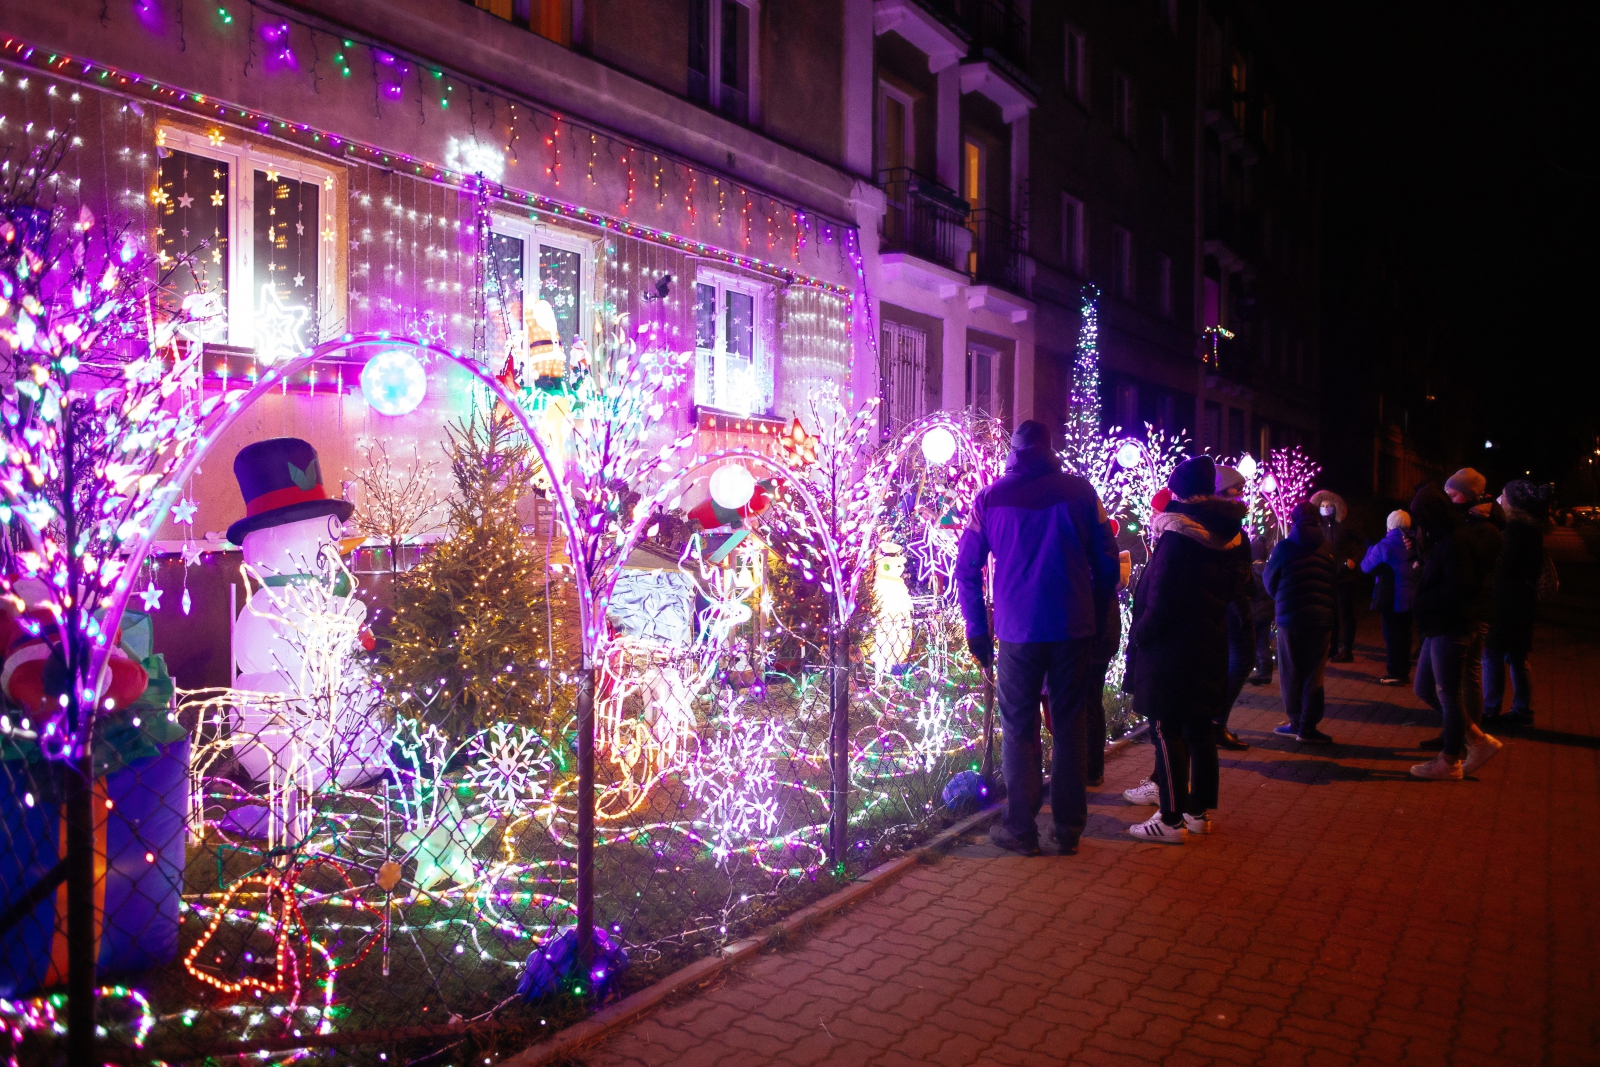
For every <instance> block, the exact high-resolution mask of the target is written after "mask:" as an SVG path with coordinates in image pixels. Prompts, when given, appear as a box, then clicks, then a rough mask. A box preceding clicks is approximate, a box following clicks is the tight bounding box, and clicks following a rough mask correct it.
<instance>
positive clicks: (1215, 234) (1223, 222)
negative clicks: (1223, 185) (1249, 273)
mask: <svg viewBox="0 0 1600 1067" xmlns="http://www.w3.org/2000/svg"><path fill="white" fill-rule="evenodd" d="M1247 218H1248V216H1247V215H1246V213H1245V212H1244V210H1243V209H1242V208H1241V207H1240V205H1239V204H1238V202H1236V201H1233V200H1224V199H1223V198H1221V197H1217V196H1209V197H1207V198H1206V201H1205V215H1204V220H1203V222H1204V233H1205V253H1206V255H1208V256H1215V257H1216V260H1217V262H1218V263H1219V264H1221V265H1222V267H1223V269H1224V270H1241V269H1247V268H1249V267H1251V266H1253V265H1254V262H1255V258H1256V243H1255V241H1254V240H1253V237H1254V228H1253V227H1252V226H1250V225H1249V224H1248V221H1247Z"/></svg>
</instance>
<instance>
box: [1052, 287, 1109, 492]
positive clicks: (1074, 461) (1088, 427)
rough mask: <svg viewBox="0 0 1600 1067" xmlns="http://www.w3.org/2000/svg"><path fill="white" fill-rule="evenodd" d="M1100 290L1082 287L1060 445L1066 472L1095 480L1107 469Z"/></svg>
mask: <svg viewBox="0 0 1600 1067" xmlns="http://www.w3.org/2000/svg"><path fill="white" fill-rule="evenodd" d="M1099 300H1100V290H1099V289H1097V288H1096V287H1094V286H1092V285H1086V286H1084V287H1083V308H1082V312H1081V313H1082V316H1083V325H1082V326H1081V327H1080V328H1079V330H1078V354H1077V358H1076V359H1074V360H1073V364H1072V399H1071V401H1070V403H1069V405H1068V407H1067V425H1066V430H1065V432H1064V434H1063V439H1062V443H1061V458H1062V460H1063V461H1064V462H1065V463H1066V465H1067V468H1068V469H1069V470H1071V471H1073V472H1074V473H1076V474H1080V475H1082V476H1084V477H1085V478H1089V479H1091V480H1093V478H1094V472H1097V471H1099V470H1100V469H1101V468H1102V467H1104V466H1105V460H1106V438H1105V434H1103V433H1102V432H1101V430H1100V308H1099Z"/></svg>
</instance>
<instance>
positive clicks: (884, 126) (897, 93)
mask: <svg viewBox="0 0 1600 1067" xmlns="http://www.w3.org/2000/svg"><path fill="white" fill-rule="evenodd" d="M890 100H893V101H894V102H895V103H897V104H899V105H900V106H901V107H903V108H905V111H906V121H905V144H904V145H902V146H901V149H902V151H904V153H905V160H906V161H905V167H906V169H908V170H913V171H914V170H916V169H917V153H916V149H917V123H916V113H915V111H914V108H915V107H916V102H917V101H916V97H914V96H912V95H911V94H910V93H908V92H906V91H905V90H904V89H902V88H900V87H899V86H897V85H894V84H892V83H890V82H888V81H885V80H883V79H879V81H878V114H877V120H878V136H877V138H876V139H875V140H876V141H877V143H876V145H874V150H875V151H877V152H878V153H879V154H880V155H879V160H878V163H879V166H878V170H880V171H884V170H888V169H890V167H889V159H888V151H887V149H888V147H889V142H888V140H887V137H888V133H889V101H890Z"/></svg>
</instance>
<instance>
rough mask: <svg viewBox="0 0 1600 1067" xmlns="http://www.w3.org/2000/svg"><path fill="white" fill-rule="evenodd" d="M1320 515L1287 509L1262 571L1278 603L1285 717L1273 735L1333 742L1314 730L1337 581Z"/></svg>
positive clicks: (1307, 507) (1299, 507)
mask: <svg viewBox="0 0 1600 1067" xmlns="http://www.w3.org/2000/svg"><path fill="white" fill-rule="evenodd" d="M1321 518H1322V517H1321V515H1320V514H1319V512H1318V509H1317V506H1316V505H1315V504H1311V503H1309V502H1306V503H1300V504H1296V505H1295V507H1294V510H1293V511H1292V512H1290V513H1289V536H1287V537H1285V538H1284V539H1283V540H1281V541H1279V542H1278V545H1277V547H1276V548H1274V549H1273V550H1272V558H1270V559H1269V560H1267V572H1266V583H1267V589H1268V591H1269V592H1271V593H1272V596H1273V600H1274V601H1275V603H1276V607H1277V622H1278V678H1279V681H1278V685H1279V687H1280V689H1281V691H1282V693H1283V710H1284V712H1285V713H1286V714H1287V715H1288V716H1289V721H1288V722H1285V723H1283V724H1282V725H1280V726H1278V727H1277V728H1276V729H1274V730H1273V733H1275V734H1278V735H1279V736H1281V737H1293V738H1294V739H1295V740H1297V741H1301V742H1303V743H1306V744H1315V745H1326V744H1330V743H1331V742H1332V741H1333V738H1331V737H1329V736H1328V735H1327V734H1325V733H1323V732H1322V731H1321V730H1319V729H1318V728H1317V727H1318V724H1319V723H1321V722H1322V712H1323V702H1324V695H1323V681H1322V679H1323V671H1324V669H1325V667H1326V666H1327V662H1328V648H1329V642H1328V634H1329V632H1330V631H1331V630H1332V629H1333V621H1334V611H1335V608H1334V583H1335V582H1336V581H1337V579H1336V578H1335V576H1334V569H1335V568H1334V561H1333V553H1332V551H1331V550H1330V549H1329V548H1328V545H1327V543H1326V541H1325V539H1324V535H1323V525H1322V522H1321Z"/></svg>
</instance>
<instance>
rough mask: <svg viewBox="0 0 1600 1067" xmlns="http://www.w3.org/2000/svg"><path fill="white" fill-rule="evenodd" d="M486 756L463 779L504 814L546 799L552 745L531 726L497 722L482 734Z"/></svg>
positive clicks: (536, 804) (512, 812)
mask: <svg viewBox="0 0 1600 1067" xmlns="http://www.w3.org/2000/svg"><path fill="white" fill-rule="evenodd" d="M479 743H480V744H481V745H482V747H483V757H482V758H481V759H479V760H478V761H477V762H476V763H474V764H473V765H472V766H471V767H470V768H469V769H468V770H467V772H466V774H465V775H463V776H462V781H463V782H464V783H465V784H466V785H469V786H471V787H472V788H473V789H474V790H475V791H476V792H477V794H478V796H479V797H480V798H481V799H483V800H485V801H486V802H488V804H489V806H490V807H492V808H494V809H496V810H498V811H499V812H500V813H502V814H514V813H516V812H519V811H524V810H528V809H531V808H534V807H537V806H538V805H539V804H540V802H542V801H544V800H545V799H546V794H547V793H548V790H549V787H550V778H551V773H550V772H551V769H552V767H553V761H552V759H551V754H550V746H549V745H547V744H546V743H545V740H544V738H543V737H541V736H540V735H539V731H537V730H535V729H533V728H532V727H528V726H514V725H512V724H511V723H505V722H497V723H495V724H494V725H493V726H491V727H490V728H489V729H487V730H485V731H484V732H483V734H482V735H480V742H479Z"/></svg>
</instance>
